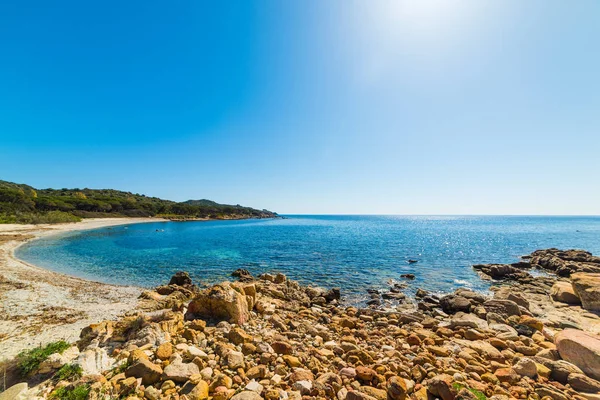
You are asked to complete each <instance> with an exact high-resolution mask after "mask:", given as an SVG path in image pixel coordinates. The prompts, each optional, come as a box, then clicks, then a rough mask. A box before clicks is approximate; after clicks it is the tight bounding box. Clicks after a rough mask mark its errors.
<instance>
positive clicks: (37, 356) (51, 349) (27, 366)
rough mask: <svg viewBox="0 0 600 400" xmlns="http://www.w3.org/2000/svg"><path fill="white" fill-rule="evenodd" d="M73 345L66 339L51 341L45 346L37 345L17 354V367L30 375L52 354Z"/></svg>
mask: <svg viewBox="0 0 600 400" xmlns="http://www.w3.org/2000/svg"><path fill="white" fill-rule="evenodd" d="M69 347H71V345H70V344H69V343H67V342H65V341H64V340H59V341H58V342H53V343H49V344H47V345H46V346H44V347H36V348H35V349H32V350H24V351H22V352H20V353H19V355H18V356H17V367H18V368H19V371H20V372H21V375H22V376H26V375H29V374H30V373H32V372H33V371H35V370H36V369H38V367H39V366H40V364H41V363H42V362H43V361H44V360H46V359H47V358H48V357H49V356H50V355H51V354H54V353H62V352H63V351H65V350H66V349H68V348H69Z"/></svg>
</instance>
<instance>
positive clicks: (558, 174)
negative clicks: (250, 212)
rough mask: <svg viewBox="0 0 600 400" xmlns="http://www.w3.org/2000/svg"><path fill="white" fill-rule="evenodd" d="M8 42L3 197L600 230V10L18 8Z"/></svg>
mask: <svg viewBox="0 0 600 400" xmlns="http://www.w3.org/2000/svg"><path fill="white" fill-rule="evenodd" d="M11 3H12V4H11ZM0 37H2V42H1V46H0V179H4V180H10V181H16V182H22V183H28V184H31V185H33V186H36V187H40V188H43V187H55V188H60V187H92V188H116V189H123V190H130V191H133V192H139V193H145V194H147V195H154V196H159V197H163V198H169V199H173V200H186V199H190V198H210V199H213V200H216V201H220V202H226V203H240V204H244V205H250V206H254V207H258V208H268V209H272V210H274V211H278V212H280V213H336V214H339V213H371V214H373V213H375V214H600V183H599V182H600V181H599V179H600V178H599V175H600V1H597V0H578V1H566V0H563V1H554V0H537V1H536V0H530V1H522V0H498V1H480V0H470V1H467V0H443V1H442V0H440V1H435V0H412V1H393V2H392V1H377V0H375V1H372V0H369V1H341V0H340V1H320V0H319V1H317V0H308V1H299V0H298V1H292V0H289V1H279V0H273V1H266V0H265V1H258V2H248V1H245V2H243V1H231V2H216V1H215V2H208V1H175V2H156V1H148V0H143V1H118V2H116V1H114V2H113V1H102V2H88V1H72V2H71V1H27V0H24V1H12V2H8V1H5V2H3V3H2V4H1V5H0Z"/></svg>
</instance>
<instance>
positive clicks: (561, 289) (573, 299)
mask: <svg viewBox="0 0 600 400" xmlns="http://www.w3.org/2000/svg"><path fill="white" fill-rule="evenodd" d="M550 296H551V297H552V299H553V300H554V301H558V302H560V303H566V304H581V300H580V299H579V296H577V295H576V294H575V290H574V289H573V285H571V284H570V283H569V282H565V281H558V282H556V283H555V284H554V285H553V286H552V289H551V291H550Z"/></svg>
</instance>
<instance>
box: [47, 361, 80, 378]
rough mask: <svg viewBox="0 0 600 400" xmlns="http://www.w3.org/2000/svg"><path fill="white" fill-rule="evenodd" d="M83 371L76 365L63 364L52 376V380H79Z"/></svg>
mask: <svg viewBox="0 0 600 400" xmlns="http://www.w3.org/2000/svg"><path fill="white" fill-rule="evenodd" d="M82 373H83V370H82V369H81V366H79V365H77V364H65V365H63V366H62V367H61V368H60V369H59V370H58V371H57V372H56V374H54V379H56V380H58V381H70V380H74V378H81V375H82Z"/></svg>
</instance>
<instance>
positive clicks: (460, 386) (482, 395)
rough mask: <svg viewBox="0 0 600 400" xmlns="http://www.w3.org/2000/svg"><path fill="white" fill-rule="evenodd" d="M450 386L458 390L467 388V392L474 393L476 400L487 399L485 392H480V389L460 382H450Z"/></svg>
mask: <svg viewBox="0 0 600 400" xmlns="http://www.w3.org/2000/svg"><path fill="white" fill-rule="evenodd" d="M452 387H453V388H454V389H455V390H456V391H460V390H462V389H467V390H468V391H469V392H471V393H473V394H474V395H475V397H477V400H487V396H486V395H485V393H483V392H481V391H480V390H477V389H472V388H470V387H467V386H465V385H463V384H462V383H458V382H454V383H453V384H452Z"/></svg>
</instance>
